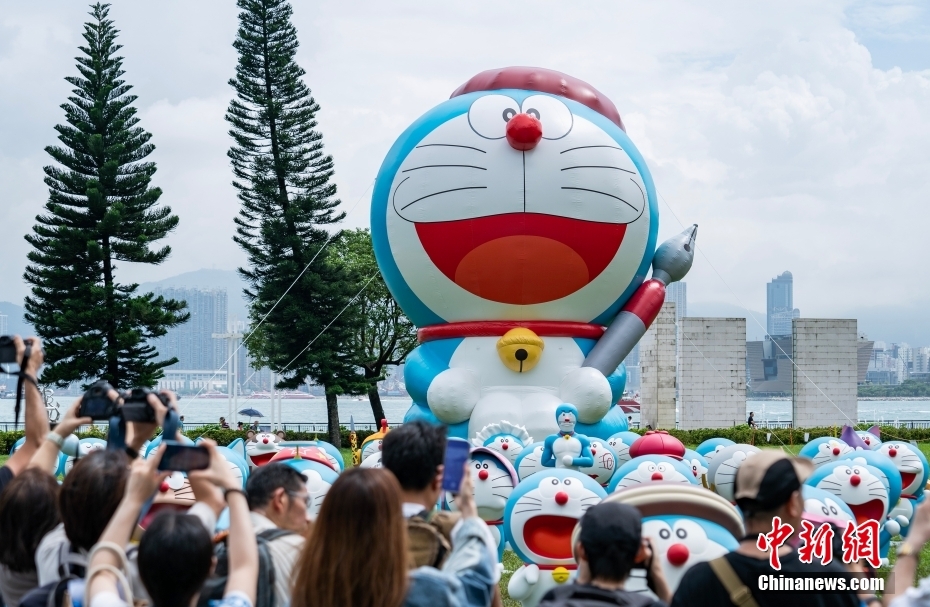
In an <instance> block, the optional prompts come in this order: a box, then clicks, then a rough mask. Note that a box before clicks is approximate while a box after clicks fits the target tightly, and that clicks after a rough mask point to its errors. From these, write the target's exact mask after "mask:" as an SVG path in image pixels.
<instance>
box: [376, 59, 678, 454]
mask: <svg viewBox="0 0 930 607" xmlns="http://www.w3.org/2000/svg"><path fill="white" fill-rule="evenodd" d="M371 227H372V240H373V243H374V248H375V255H376V257H377V260H378V265H379V266H380V269H381V272H382V275H383V276H384V279H385V282H386V283H387V285H388V288H389V289H390V290H391V293H392V294H393V295H394V297H395V299H396V300H397V301H398V303H399V304H400V306H401V307H402V309H403V310H404V312H405V313H406V314H407V316H408V317H409V318H410V319H411V320H412V321H413V322H414V323H415V324H416V325H417V326H418V327H420V329H419V333H418V337H419V340H420V342H421V345H420V346H419V347H418V348H417V349H416V350H414V351H413V352H412V353H411V354H410V356H408V358H407V360H406V365H405V368H404V374H405V383H406V387H407V391H408V392H409V393H410V395H411V397H412V399H413V405H412V407H411V409H410V410H409V411H408V412H407V415H406V417H405V421H410V420H414V419H425V420H428V421H433V422H442V423H444V424H447V425H448V426H449V432H450V435H452V436H456V437H459V438H466V439H471V438H473V437H475V436H476V435H478V434H479V433H481V432H482V431H483V430H484V429H485V428H486V427H488V426H489V425H491V424H496V423H500V422H501V420H508V421H509V422H510V423H512V424H515V425H519V426H522V427H524V428H525V429H526V431H527V433H528V434H529V435H530V436H534V437H542V436H547V435H549V434H551V433H553V432H554V431H556V429H557V427H556V426H555V425H554V424H553V419H554V413H555V410H556V408H557V407H558V406H559V405H560V404H562V403H571V404H573V405H575V407H577V409H578V422H579V428H578V431H579V432H581V433H582V434H585V435H588V436H594V437H598V438H607V437H609V436H610V435H612V434H614V433H616V432H619V431H622V430H626V429H627V420H626V417H625V416H624V414H623V412H622V411H621V410H620V408H619V407H618V406H616V402H617V401H618V400H619V398H620V396H621V394H622V391H623V386H624V383H625V375H626V373H625V370H624V368H623V367H622V365H621V362H622V361H623V359H624V357H625V356H626V355H627V354H628V353H629V351H630V350H631V349H632V348H633V346H634V345H635V344H636V343H637V342H638V341H639V338H640V337H641V336H642V335H643V334H644V333H645V331H646V328H647V327H648V326H649V325H650V324H651V323H652V321H653V320H654V319H655V317H656V315H657V314H658V311H659V309H660V307H661V305H662V302H663V300H664V293H665V286H666V284H668V283H669V282H672V281H675V280H679V279H681V278H682V277H683V276H684V275H685V273H686V272H687V271H688V269H689V268H690V266H691V262H692V260H693V250H694V238H695V234H696V227H693V228H690V229H689V230H686V231H685V233H683V234H682V235H680V236H679V237H676V238H674V239H672V240H671V241H669V242H667V243H665V244H663V245H662V246H661V247H659V250H658V251H657V250H656V236H657V230H658V204H657V199H656V193H655V187H654V185H653V182H652V177H651V175H650V173H649V169H648V167H647V166H646V162H645V161H644V159H643V157H642V155H641V154H640V153H639V151H638V150H637V149H636V147H635V146H634V145H633V143H632V141H631V140H630V138H629V137H628V136H627V134H626V132H625V131H624V127H623V122H622V121H621V119H620V115H619V113H618V112H617V109H616V107H615V106H614V105H613V103H611V102H610V101H609V100H608V99H607V98H606V97H605V96H604V95H603V94H602V93H600V92H599V91H597V90H596V89H594V88H593V87H592V86H590V85H589V84H587V83H585V82H583V81H581V80H579V79H577V78H574V77H572V76H568V75H566V74H562V73H559V72H555V71H552V70H547V69H540V68H527V67H511V68H503V69H496V70H489V71H487V72H483V73H481V74H478V75H477V76H475V77H474V78H472V79H470V80H469V81H468V82H467V83H465V84H464V85H463V86H461V87H460V88H459V89H458V90H456V91H455V92H454V93H453V94H452V97H451V98H450V99H449V100H447V101H445V102H443V103H441V104H439V105H438V106H436V107H435V108H433V109H431V110H429V111H428V112H427V113H426V114H424V115H423V116H421V117H420V118H419V119H417V120H416V121H415V122H414V123H413V124H412V125H411V126H410V127H408V128H407V130H406V131H404V133H403V134H402V135H401V136H400V137H399V138H398V140H397V141H396V142H395V143H394V145H393V146H392V148H391V150H390V151H389V152H388V154H387V157H386V158H385V160H384V162H383V164H382V166H381V169H380V171H379V173H378V177H377V180H376V183H375V189H374V194H373V197H372V208H371ZM650 265H651V266H652V267H653V272H652V278H651V279H650V280H646V275H647V272H648V270H649V268H650ZM608 324H609V325H610V326H609V327H608V328H607V329H606V330H605V325H608Z"/></svg>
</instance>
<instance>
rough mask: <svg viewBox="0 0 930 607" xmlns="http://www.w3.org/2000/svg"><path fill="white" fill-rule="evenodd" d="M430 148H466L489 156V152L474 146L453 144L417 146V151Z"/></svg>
mask: <svg viewBox="0 0 930 607" xmlns="http://www.w3.org/2000/svg"><path fill="white" fill-rule="evenodd" d="M429 147H437V148H464V149H466V150H475V151H476V152H481V153H482V154H487V152H485V151H484V150H482V149H479V148H475V147H472V146H470V145H455V144H452V143H424V144H423V145H418V146H417V149H419V148H429Z"/></svg>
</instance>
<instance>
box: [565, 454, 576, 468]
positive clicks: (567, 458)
mask: <svg viewBox="0 0 930 607" xmlns="http://www.w3.org/2000/svg"><path fill="white" fill-rule="evenodd" d="M574 460H575V458H573V457H572V456H571V455H563V456H562V466H563V467H565V468H568V467H570V466H571V465H572V462H573V461H574Z"/></svg>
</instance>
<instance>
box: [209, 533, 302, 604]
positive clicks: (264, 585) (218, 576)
mask: <svg viewBox="0 0 930 607" xmlns="http://www.w3.org/2000/svg"><path fill="white" fill-rule="evenodd" d="M293 533H294V532H293V531H288V530H287V529H278V528H277V527H276V528H274V529H266V530H265V531H262V532H261V533H257V534H256V535H255V539H256V540H257V543H258V588H256V591H255V607H275V595H274V585H275V573H274V562H273V561H272V558H271V552H269V550H268V542H273V541H274V540H276V539H278V538H280V537H284V536H286V535H293ZM227 551H228V547H227V545H226V540H225V539H224V540H223V541H222V542H220V543H218V544H217V545H216V548H215V549H214V551H213V554H214V556H216V569H215V570H214V571H213V574H212V575H211V576H210V577H209V578H208V579H207V581H206V582H204V585H203V590H201V591H200V598H199V599H198V600H197V607H209V604H210V601H219V600H222V598H223V592H224V591H225V590H226V578H227V577H228V576H229V553H228V552H227Z"/></svg>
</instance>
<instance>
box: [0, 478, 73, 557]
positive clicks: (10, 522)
mask: <svg viewBox="0 0 930 607" xmlns="http://www.w3.org/2000/svg"><path fill="white" fill-rule="evenodd" d="M58 521H59V517H58V481H56V480H55V477H54V476H52V475H51V474H49V473H48V472H45V471H44V470H38V469H36V468H27V469H26V470H24V471H22V472H20V473H19V474H18V475H17V476H16V478H14V479H13V480H12V481H10V483H9V484H8V485H7V486H6V488H5V489H4V490H3V494H2V497H0V538H3V541H0V563H2V564H4V565H6V566H7V567H9V569H10V570H11V571H17V572H29V571H35V569H36V562H35V557H36V548H38V547H39V542H41V541H42V538H43V537H44V536H45V534H46V533H48V532H49V531H51V530H52V529H54V528H55V525H57V524H58Z"/></svg>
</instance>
